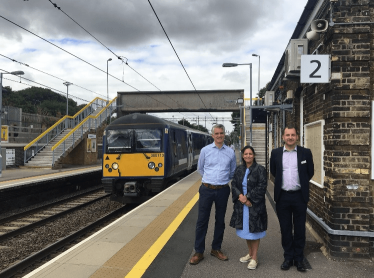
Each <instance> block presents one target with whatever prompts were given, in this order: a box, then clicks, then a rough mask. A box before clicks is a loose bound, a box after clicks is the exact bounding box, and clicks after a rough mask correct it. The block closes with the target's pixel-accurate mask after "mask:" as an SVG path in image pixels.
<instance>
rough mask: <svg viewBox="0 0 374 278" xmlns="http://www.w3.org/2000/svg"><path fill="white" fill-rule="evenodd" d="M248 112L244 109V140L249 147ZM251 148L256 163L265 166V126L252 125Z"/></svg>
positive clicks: (261, 124) (259, 124) (263, 124)
mask: <svg viewBox="0 0 374 278" xmlns="http://www.w3.org/2000/svg"><path fill="white" fill-rule="evenodd" d="M250 124H251V121H250V111H249V109H245V140H246V145H250V141H251V131H250ZM252 147H253V149H254V150H255V152H256V162H257V163H258V164H261V165H262V166H264V167H265V166H266V147H267V146H266V124H265V123H252Z"/></svg>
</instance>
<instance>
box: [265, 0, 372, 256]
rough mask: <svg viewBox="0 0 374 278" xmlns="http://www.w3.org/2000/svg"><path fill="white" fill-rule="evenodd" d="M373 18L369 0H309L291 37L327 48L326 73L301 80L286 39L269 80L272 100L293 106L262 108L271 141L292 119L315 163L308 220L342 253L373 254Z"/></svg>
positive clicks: (308, 46)
mask: <svg viewBox="0 0 374 278" xmlns="http://www.w3.org/2000/svg"><path fill="white" fill-rule="evenodd" d="M321 19H322V20H325V21H322V22H321V23H322V24H321V25H320V26H319V27H318V28H321V29H318V30H317V31H318V32H316V33H309V35H310V39H307V38H306V37H307V33H308V32H310V31H311V24H312V23H313V22H316V20H321ZM324 22H327V23H328V24H327V26H323V23H324ZM373 23H374V1H372V0H339V1H334V0H331V1H330V0H309V1H308V3H307V5H306V6H305V9H304V11H303V13H302V15H301V17H300V19H299V22H298V24H297V26H296V28H295V31H294V33H293V35H292V37H291V38H290V44H292V43H293V42H295V41H294V40H297V41H296V42H298V43H300V46H299V48H298V49H296V52H299V54H300V51H301V52H304V54H308V55H312V54H329V55H331V81H330V82H329V83H305V84H304V83H301V82H300V71H299V72H298V71H297V70H294V71H293V72H292V70H290V68H291V66H292V65H290V61H291V60H289V59H291V58H292V57H290V55H292V53H291V51H288V50H290V48H289V47H288V48H287V50H286V52H285V54H284V55H283V57H282V58H281V60H280V62H279V64H278V67H277V69H276V71H275V73H274V76H273V78H272V80H271V82H270V84H269V85H268V87H267V90H268V91H273V92H274V100H275V102H276V103H273V104H281V103H286V102H287V103H292V112H288V111H284V110H279V109H278V110H276V109H274V110H268V123H269V124H268V127H269V128H268V132H269V139H271V140H270V142H269V149H272V148H274V147H279V146H281V145H282V142H281V132H282V128H283V127H284V126H285V124H286V123H287V124H293V125H296V126H297V127H298V129H299V132H300V145H303V146H306V147H308V148H310V149H312V152H313V159H314V164H315V169H316V170H315V176H314V177H313V180H312V181H311V183H310V197H311V198H310V202H309V204H308V223H309V224H310V226H311V227H312V228H313V229H314V230H315V231H316V232H317V234H318V235H319V236H320V238H321V239H322V241H323V243H324V248H325V250H326V251H327V253H328V254H329V255H331V256H336V257H341V258H373V257H374V202H373V197H374V192H373V191H374V185H373V184H374V182H373V180H374V170H373V169H374V164H373V163H372V160H371V157H372V156H373V154H374V142H373V140H374V136H373V135H374V117H373V115H374V114H373V113H374V105H373V101H374V95H373V92H374V24H373ZM324 29H325V30H324ZM314 30H315V29H314ZM303 43H304V46H305V49H303V47H302V45H303ZM295 55H296V56H295V57H294V58H295V59H296V58H297V53H296V54H295ZM269 153H270V152H269Z"/></svg>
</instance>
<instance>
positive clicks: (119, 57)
mask: <svg viewBox="0 0 374 278" xmlns="http://www.w3.org/2000/svg"><path fill="white" fill-rule="evenodd" d="M49 2H51V4H52V5H53V6H54V7H55V8H57V9H58V10H60V11H61V12H62V13H63V14H65V15H66V16H67V17H68V18H70V19H71V20H72V21H74V22H75V23H76V24H77V25H78V26H79V27H81V28H82V29H83V30H84V31H86V32H87V33H88V34H89V35H90V36H91V37H93V38H94V39H95V40H96V41H98V42H99V43H100V44H101V45H102V46H104V47H105V48H106V49H108V50H109V51H110V52H111V53H112V54H113V55H114V56H116V57H117V58H118V59H119V60H122V58H121V56H119V55H117V54H116V53H114V52H113V51H112V50H111V49H110V48H109V47H107V46H106V45H105V44H104V43H102V42H101V41H100V40H99V39H98V38H96V37H95V36H94V35H92V34H91V33H90V32H89V31H88V30H87V29H86V28H84V27H83V26H82V25H80V24H79V23H78V22H77V21H76V20H74V19H73V18H72V17H71V16H70V15H68V14H67V13H66V12H64V11H63V10H62V9H61V7H59V6H57V4H55V3H53V2H52V1H51V0H49ZM126 60H127V58H126ZM122 62H124V61H123V60H122ZM124 63H125V64H126V65H127V66H128V67H129V68H130V69H132V70H133V71H134V72H136V73H137V74H138V75H140V76H141V77H142V78H143V79H145V80H146V81H147V82H148V83H150V84H151V85H152V86H154V87H155V88H156V89H157V90H159V91H161V90H160V89H159V88H157V86H156V85H154V84H153V83H152V82H151V81H149V80H148V79H147V78H145V77H144V76H143V75H141V74H140V73H139V72H138V71H136V70H135V69H134V68H132V67H130V65H129V64H128V63H127V61H126V62H124Z"/></svg>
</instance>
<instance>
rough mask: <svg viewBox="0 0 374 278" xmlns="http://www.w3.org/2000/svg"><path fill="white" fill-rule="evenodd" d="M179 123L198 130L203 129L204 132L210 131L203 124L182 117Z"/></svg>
mask: <svg viewBox="0 0 374 278" xmlns="http://www.w3.org/2000/svg"><path fill="white" fill-rule="evenodd" d="M178 124H180V125H184V126H187V127H189V128H193V129H197V130H201V131H203V132H208V130H207V129H206V128H205V127H203V126H202V125H197V124H191V123H190V122H189V121H187V120H186V119H182V120H180V121H178Z"/></svg>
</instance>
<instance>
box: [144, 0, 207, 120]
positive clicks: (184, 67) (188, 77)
mask: <svg viewBox="0 0 374 278" xmlns="http://www.w3.org/2000/svg"><path fill="white" fill-rule="evenodd" d="M148 3H149V5H150V6H151V8H152V10H153V13H154V14H155V16H156V18H157V20H158V22H159V23H160V26H161V28H162V30H163V31H164V33H165V35H166V37H167V39H168V40H169V43H170V45H171V47H172V48H173V50H174V53H175V55H176V56H177V58H178V60H179V62H180V64H181V66H182V67H183V69H184V72H185V73H186V75H187V77H188V79H189V80H190V82H191V84H192V86H193V87H194V89H195V91H197V90H196V87H195V85H194V84H193V82H192V80H191V78H190V76H189V75H188V73H187V70H186V68H185V67H184V65H183V63H182V61H181V59H180V58H179V55H178V53H177V51H176V50H175V48H174V45H173V43H172V42H171V40H170V38H169V36H168V34H167V33H166V30H165V28H164V26H163V25H162V23H161V20H160V19H159V17H158V15H157V13H156V11H155V9H154V8H153V6H152V3H151V1H150V0H148ZM197 95H198V96H199V98H200V100H201V102H202V103H203V105H204V107H205V108H206V109H207V107H206V105H205V103H204V101H203V100H202V98H201V96H200V94H199V93H197ZM209 115H210V116H211V117H212V118H213V116H212V114H210V113H209Z"/></svg>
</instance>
